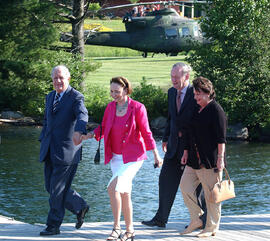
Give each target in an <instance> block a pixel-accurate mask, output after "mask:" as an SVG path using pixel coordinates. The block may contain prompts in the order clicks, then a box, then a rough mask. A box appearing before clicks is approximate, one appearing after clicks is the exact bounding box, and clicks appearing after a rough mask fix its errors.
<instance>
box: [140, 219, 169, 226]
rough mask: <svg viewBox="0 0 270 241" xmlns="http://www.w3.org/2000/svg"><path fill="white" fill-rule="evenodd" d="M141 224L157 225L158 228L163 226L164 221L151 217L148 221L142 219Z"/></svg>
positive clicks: (164, 224)
mask: <svg viewBox="0 0 270 241" xmlns="http://www.w3.org/2000/svg"><path fill="white" fill-rule="evenodd" d="M142 224H143V225H146V226H149V227H159V228H165V227H166V223H163V222H160V221H157V220H155V219H152V220H150V221H142Z"/></svg>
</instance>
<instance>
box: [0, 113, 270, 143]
mask: <svg viewBox="0 0 270 241" xmlns="http://www.w3.org/2000/svg"><path fill="white" fill-rule="evenodd" d="M166 121H167V119H166V118H165V117H163V116H160V117H157V118H155V119H153V120H152V121H151V123H150V126H151V130H152V132H153V135H154V136H156V137H162V135H163V133H164V131H165V127H166ZM0 125H7V126H8V125H16V126H40V125H42V121H41V120H40V119H37V118H36V119H35V118H32V117H25V116H24V115H23V114H22V113H21V112H19V111H2V112H1V113H0ZM98 126H99V123H96V122H93V121H91V119H90V121H89V122H88V123H87V130H93V129H95V128H96V127H98ZM249 138H250V137H249V133H248V129H247V127H244V126H243V125H242V124H241V123H238V124H235V125H229V126H228V129H227V139H228V140H237V141H248V140H249ZM258 140H259V141H262V142H270V130H269V131H263V130H262V131H261V133H260V136H259V138H258Z"/></svg>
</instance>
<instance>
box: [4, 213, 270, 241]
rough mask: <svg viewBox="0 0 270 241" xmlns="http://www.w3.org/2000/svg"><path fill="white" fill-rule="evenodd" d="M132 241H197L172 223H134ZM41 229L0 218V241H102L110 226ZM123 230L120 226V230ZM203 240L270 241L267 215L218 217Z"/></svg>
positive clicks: (180, 224)
mask: <svg viewBox="0 0 270 241" xmlns="http://www.w3.org/2000/svg"><path fill="white" fill-rule="evenodd" d="M134 224H135V230H136V237H135V240H141V241H146V240H157V241H159V240H165V241H178V240H179V241H182V240H185V241H188V240H199V239H198V238H197V237H195V234H197V233H198V232H199V231H198V232H194V233H192V235H185V236H181V235H180V234H179V231H180V230H182V229H184V226H185V225H186V224H187V220H172V221H170V222H169V223H168V224H167V227H166V228H159V229H158V228H149V227H146V226H143V225H142V224H141V223H140V222H135V223H134ZM44 227H45V225H41V224H35V225H31V224H27V223H23V222H19V221H16V220H14V219H12V218H8V217H4V216H0V240H1V241H6V240H7V241H11V240H12V241H16V240H18V241H22V240H23V241H24V240H25V241H26V240H27V241H28V240H43V241H47V240H48V241H52V240H65V241H76V240H94V241H101V240H106V238H107V236H108V234H109V233H110V231H111V229H112V223H111V222H97V223H84V224H83V226H82V228H81V229H79V230H76V229H75V228H74V224H71V223H64V224H63V225H62V226H61V234H60V235H55V236H51V237H44V236H43V237H41V236H39V232H40V231H41V230H43V229H44ZM123 227H124V226H123ZM203 240H215V241H236V240H237V241H243V240H244V241H269V240H270V214H259V215H235V216H222V218H221V225H220V230H219V232H218V233H217V235H216V236H215V237H210V238H204V239H203Z"/></svg>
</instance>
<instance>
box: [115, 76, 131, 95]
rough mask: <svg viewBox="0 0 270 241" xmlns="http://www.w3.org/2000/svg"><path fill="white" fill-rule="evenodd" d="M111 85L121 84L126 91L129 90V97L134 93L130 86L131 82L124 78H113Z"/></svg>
mask: <svg viewBox="0 0 270 241" xmlns="http://www.w3.org/2000/svg"><path fill="white" fill-rule="evenodd" d="M111 83H116V84H119V85H121V86H122V87H124V89H126V90H127V94H128V95H130V94H131V93H132V87H131V84H130V82H129V80H128V79H127V78H125V77H122V76H118V77H113V78H112V79H111V81H110V84H111Z"/></svg>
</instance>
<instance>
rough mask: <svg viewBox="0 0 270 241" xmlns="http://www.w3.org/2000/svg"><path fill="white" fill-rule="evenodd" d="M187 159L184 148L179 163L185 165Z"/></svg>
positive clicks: (186, 151)
mask: <svg viewBox="0 0 270 241" xmlns="http://www.w3.org/2000/svg"><path fill="white" fill-rule="evenodd" d="M187 160H188V150H184V153H183V156H182V158H181V164H182V165H186V164H187Z"/></svg>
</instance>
